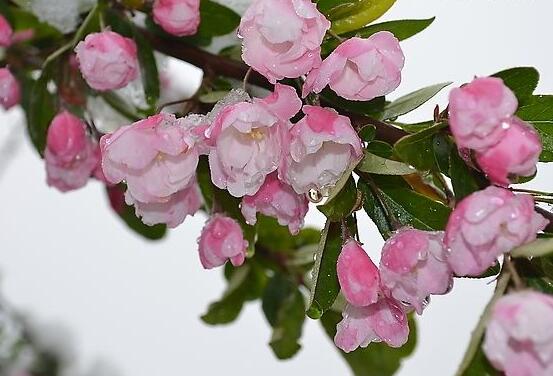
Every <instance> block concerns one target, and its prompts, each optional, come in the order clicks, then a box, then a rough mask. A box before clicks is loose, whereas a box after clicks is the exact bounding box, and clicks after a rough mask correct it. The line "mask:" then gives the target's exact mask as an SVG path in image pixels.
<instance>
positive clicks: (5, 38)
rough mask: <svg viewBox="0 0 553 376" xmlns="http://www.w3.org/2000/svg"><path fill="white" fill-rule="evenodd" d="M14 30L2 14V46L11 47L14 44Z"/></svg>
mask: <svg viewBox="0 0 553 376" xmlns="http://www.w3.org/2000/svg"><path fill="white" fill-rule="evenodd" d="M12 36H13V30H12V27H11V25H10V23H9V22H8V20H6V18H5V17H4V16H3V15H1V14H0V46H1V47H9V46H10V44H12Z"/></svg>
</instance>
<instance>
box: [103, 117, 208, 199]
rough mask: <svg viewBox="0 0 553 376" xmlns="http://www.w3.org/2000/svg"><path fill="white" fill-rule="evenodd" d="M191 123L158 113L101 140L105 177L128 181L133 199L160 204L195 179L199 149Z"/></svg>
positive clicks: (113, 180)
mask: <svg viewBox="0 0 553 376" xmlns="http://www.w3.org/2000/svg"><path fill="white" fill-rule="evenodd" d="M194 127H195V125H194V124H191V123H189V122H188V121H187V119H186V118H184V119H177V118H175V116H174V115H170V114H164V113H162V114H158V115H154V116H150V117H148V118H146V119H144V120H140V121H138V122H136V123H134V124H132V125H127V126H124V127H121V128H119V129H118V130H117V131H115V132H114V133H111V134H108V135H104V136H103V137H102V138H101V140H100V147H101V149H102V169H103V172H104V175H105V177H106V179H107V180H108V181H109V182H111V183H113V184H117V183H120V182H122V181H125V182H126V183H127V187H128V190H129V192H130V195H131V196H132V198H133V201H139V202H142V203H163V202H166V201H167V200H168V197H169V196H171V195H172V194H174V193H177V192H179V191H181V190H183V189H184V188H187V187H188V186H189V184H191V183H192V182H193V181H194V177H195V174H196V167H197V165H198V159H199V150H198V147H197V145H196V137H195V136H194V134H193V132H194Z"/></svg>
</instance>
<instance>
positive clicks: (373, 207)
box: [357, 180, 394, 239]
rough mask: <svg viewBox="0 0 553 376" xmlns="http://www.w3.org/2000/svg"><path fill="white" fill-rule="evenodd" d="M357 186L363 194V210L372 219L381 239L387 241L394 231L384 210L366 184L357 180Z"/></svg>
mask: <svg viewBox="0 0 553 376" xmlns="http://www.w3.org/2000/svg"><path fill="white" fill-rule="evenodd" d="M357 186H358V188H359V190H360V191H361V192H363V198H364V200H363V209H365V212H366V213H367V214H368V216H369V217H370V218H371V219H372V221H373V222H374V224H375V225H376V227H377V228H378V231H379V232H380V234H381V235H382V237H383V238H384V239H388V238H389V237H390V235H391V233H392V232H393V231H394V229H393V227H392V225H391V224H390V222H389V221H388V216H387V213H386V210H385V209H384V207H383V206H382V204H381V202H380V201H379V200H378V198H377V197H376V196H375V194H374V192H373V191H372V189H371V188H370V186H369V184H368V183H367V182H365V181H362V180H359V182H358V184H357Z"/></svg>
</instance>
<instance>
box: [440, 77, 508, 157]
mask: <svg viewBox="0 0 553 376" xmlns="http://www.w3.org/2000/svg"><path fill="white" fill-rule="evenodd" d="M517 107H518V101H517V99H516V97H515V95H514V94H513V92H512V91H511V90H510V89H509V88H508V87H507V86H505V84H504V83H503V81H502V80H501V79H499V78H495V77H482V78H476V79H474V81H472V82H471V83H469V84H466V85H464V86H462V87H460V88H456V89H453V90H451V93H450V94H449V126H450V128H451V132H452V133H453V135H454V136H455V140H456V141H457V145H459V146H460V147H463V148H469V149H474V150H477V151H479V150H484V149H486V148H489V147H490V146H493V145H495V144H497V143H498V142H499V141H500V140H501V138H503V137H504V132H505V131H506V129H507V128H508V124H506V123H505V121H506V120H508V119H509V118H510V117H511V116H512V115H513V114H514V113H515V111H516V110H517Z"/></svg>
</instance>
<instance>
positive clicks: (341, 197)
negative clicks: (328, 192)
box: [317, 175, 357, 222]
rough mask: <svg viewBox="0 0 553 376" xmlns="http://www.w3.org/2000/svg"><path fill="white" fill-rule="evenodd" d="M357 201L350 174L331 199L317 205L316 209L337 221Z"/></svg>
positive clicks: (353, 181) (346, 214)
mask: <svg viewBox="0 0 553 376" xmlns="http://www.w3.org/2000/svg"><path fill="white" fill-rule="evenodd" d="M356 203H357V187H356V186H355V180H353V177H352V176H351V175H350V177H349V179H348V180H347V182H346V184H345V186H344V187H343V188H342V190H341V191H340V192H339V193H338V194H337V195H336V197H334V198H333V199H332V200H330V201H328V202H326V203H325V204H324V205H319V206H317V209H319V211H320V212H321V213H323V214H324V215H325V216H326V217H327V218H328V219H329V220H331V221H335V222H339V221H340V220H341V219H342V218H345V217H347V216H348V215H349V214H350V213H351V212H352V211H353V209H355V204H356Z"/></svg>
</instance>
